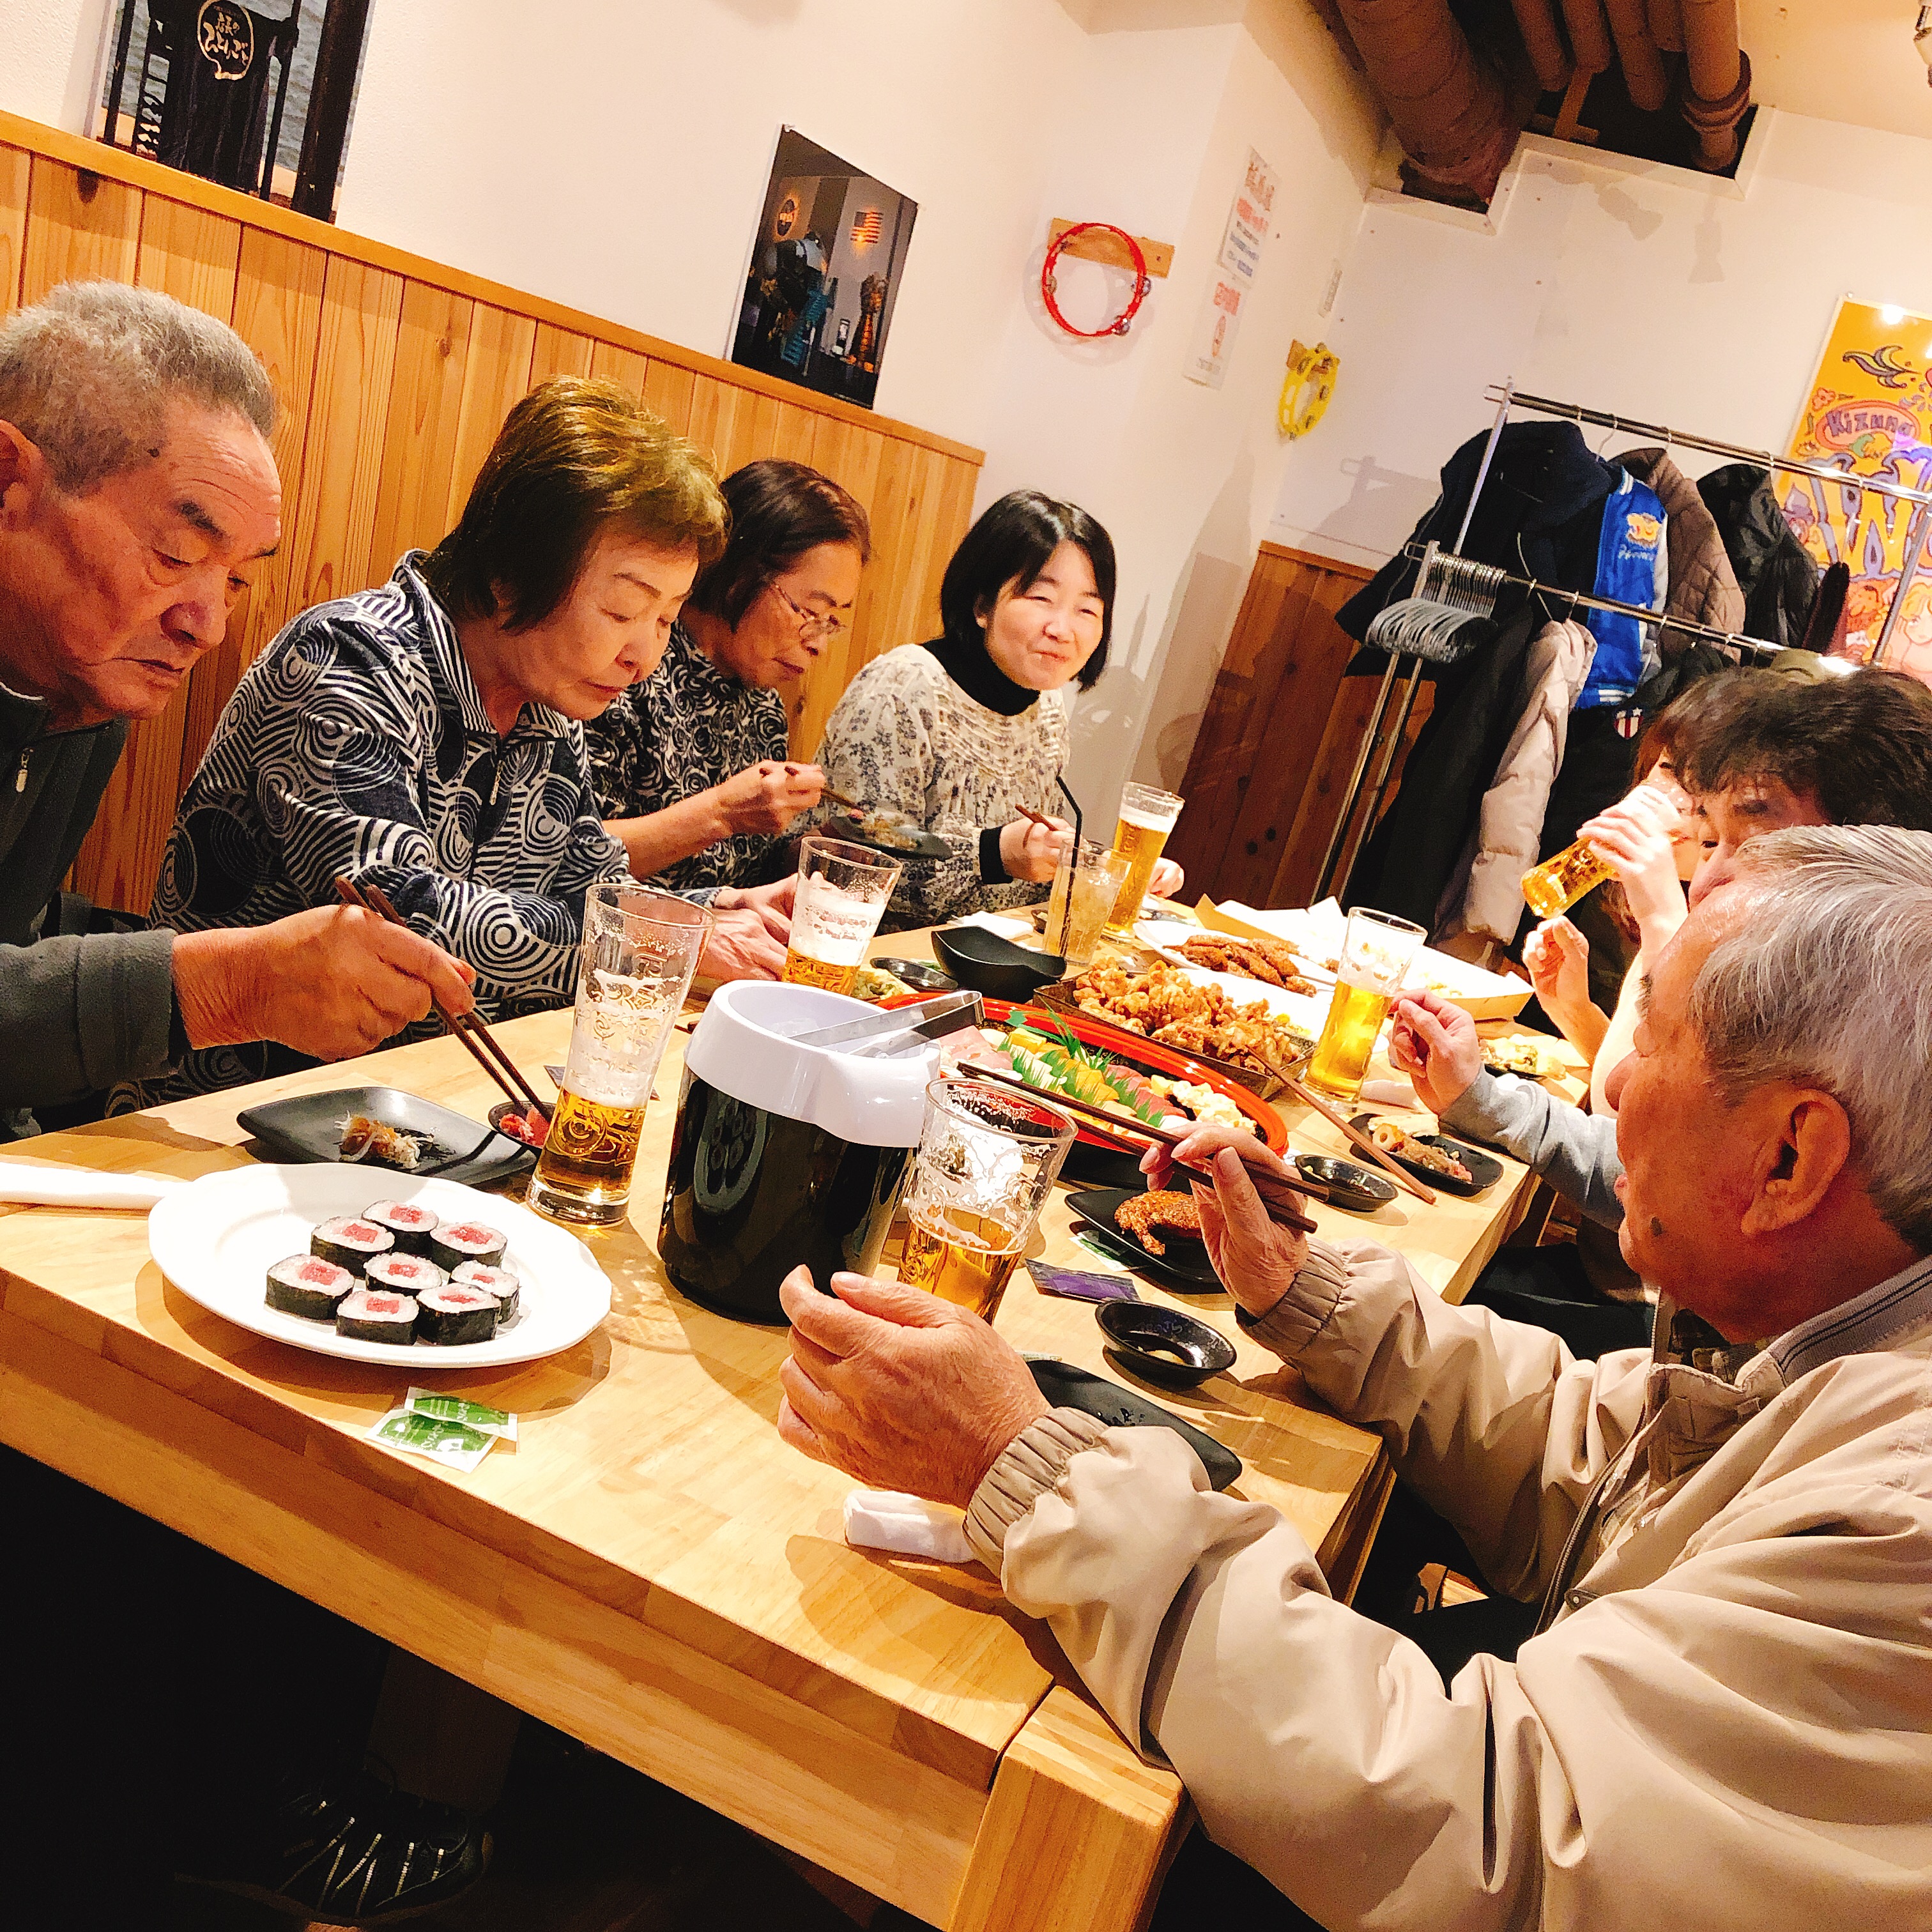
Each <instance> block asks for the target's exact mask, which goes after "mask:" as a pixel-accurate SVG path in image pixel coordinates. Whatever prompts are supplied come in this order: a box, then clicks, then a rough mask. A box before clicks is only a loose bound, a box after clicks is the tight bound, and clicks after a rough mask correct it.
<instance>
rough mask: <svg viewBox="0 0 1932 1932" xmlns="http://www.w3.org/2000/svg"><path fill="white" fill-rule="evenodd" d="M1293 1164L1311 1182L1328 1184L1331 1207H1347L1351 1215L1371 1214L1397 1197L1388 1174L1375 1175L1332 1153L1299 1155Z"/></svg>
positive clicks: (1394, 1186)
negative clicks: (1339, 1158) (1338, 1158)
mask: <svg viewBox="0 0 1932 1932" xmlns="http://www.w3.org/2000/svg"><path fill="white" fill-rule="evenodd" d="M1295 1166H1297V1167H1298V1168H1299V1169H1301V1172H1303V1173H1304V1174H1305V1175H1307V1177H1308V1178H1309V1179H1310V1181H1322V1182H1323V1183H1325V1184H1326V1185H1327V1187H1328V1205H1329V1206H1330V1207H1331V1208H1346V1210H1347V1211H1349V1213H1350V1214H1373V1213H1374V1212H1375V1211H1376V1209H1377V1208H1386V1207H1387V1206H1388V1204H1389V1203H1390V1202H1391V1201H1393V1200H1394V1199H1395V1196H1396V1185H1395V1183H1394V1181H1391V1180H1390V1179H1389V1178H1388V1175H1385V1174H1372V1173H1370V1171H1369V1170H1368V1169H1367V1168H1366V1167H1358V1166H1356V1165H1355V1163H1354V1162H1353V1161H1352V1160H1337V1158H1336V1157H1335V1156H1334V1155H1333V1154H1297V1155H1296V1156H1295Z"/></svg>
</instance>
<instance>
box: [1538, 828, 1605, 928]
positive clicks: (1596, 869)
mask: <svg viewBox="0 0 1932 1932" xmlns="http://www.w3.org/2000/svg"><path fill="white" fill-rule="evenodd" d="M1615 877H1616V868H1615V867H1614V866H1613V865H1611V863H1610V861H1609V860H1608V859H1606V858H1605V857H1604V855H1603V854H1602V853H1601V852H1599V851H1598V850H1597V848H1596V847H1595V846H1594V845H1592V844H1591V843H1590V841H1589V839H1587V838H1580V839H1578V840H1577V842H1576V844H1574V845H1566V846H1565V847H1564V848H1563V850H1562V851H1560V852H1559V853H1557V854H1556V857H1554V858H1553V859H1544V862H1543V863H1542V864H1541V865H1536V866H1532V868H1531V869H1530V870H1529V871H1527V872H1526V873H1524V874H1523V898H1524V900H1525V901H1526V903H1527V904H1528V905H1529V909H1530V910H1531V911H1532V912H1533V913H1535V915H1536V916H1537V917H1538V919H1554V918H1555V917H1556V915H1557V914H1558V913H1560V912H1568V910H1570V908H1571V907H1572V906H1573V905H1574V904H1576V903H1577V901H1578V900H1579V899H1580V898H1582V897H1583V895H1584V894H1585V893H1586V892H1592V891H1594V890H1595V889H1596V887H1598V886H1601V884H1602V883H1604V880H1606V879H1613V878H1615Z"/></svg>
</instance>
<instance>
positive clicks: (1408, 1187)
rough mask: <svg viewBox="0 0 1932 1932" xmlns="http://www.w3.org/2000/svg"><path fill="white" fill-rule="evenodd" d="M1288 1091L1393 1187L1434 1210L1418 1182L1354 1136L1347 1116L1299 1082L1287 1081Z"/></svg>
mask: <svg viewBox="0 0 1932 1932" xmlns="http://www.w3.org/2000/svg"><path fill="white" fill-rule="evenodd" d="M1288 1091H1289V1092H1290V1093H1291V1094H1293V1095H1294V1096H1295V1098H1296V1099H1297V1100H1302V1101H1305V1102H1306V1103H1307V1104H1308V1105H1309V1106H1311V1107H1313V1109H1315V1111H1316V1112H1317V1113H1318V1114H1319V1115H1321V1116H1322V1118H1323V1119H1324V1120H1325V1121H1327V1122H1328V1124H1329V1125H1330V1126H1331V1127H1334V1128H1335V1129H1337V1130H1338V1131H1339V1132H1340V1133H1343V1134H1346V1136H1348V1137H1349V1140H1350V1141H1351V1142H1352V1143H1353V1144H1354V1145H1355V1146H1357V1147H1358V1148H1361V1151H1363V1153H1364V1154H1367V1156H1368V1157H1369V1158H1370V1160H1373V1161H1374V1162H1375V1163H1376V1166H1379V1167H1380V1168H1382V1169H1385V1171H1386V1172H1387V1173H1388V1176H1389V1178H1390V1179H1391V1180H1392V1181H1394V1182H1395V1184H1396V1185H1397V1187H1400V1188H1402V1189H1403V1190H1404V1191H1405V1192H1406V1193H1410V1194H1413V1195H1414V1196H1415V1198H1416V1199H1417V1200H1418V1201H1423V1202H1427V1203H1428V1205H1430V1207H1432V1208H1433V1207H1434V1206H1435V1205H1436V1196H1435V1194H1434V1193H1433V1190H1430V1189H1429V1188H1427V1187H1424V1186H1423V1184H1421V1181H1416V1180H1413V1179H1412V1178H1410V1176H1409V1175H1407V1174H1406V1173H1405V1172H1403V1169H1400V1168H1399V1167H1398V1166H1397V1165H1396V1164H1395V1163H1394V1161H1392V1160H1390V1159H1389V1157H1388V1155H1387V1154H1385V1153H1383V1151H1382V1149H1381V1148H1379V1147H1377V1146H1376V1144H1375V1142H1373V1141H1372V1140H1371V1139H1370V1138H1369V1137H1368V1136H1367V1134H1365V1133H1359V1132H1358V1131H1357V1130H1356V1129H1355V1127H1354V1126H1353V1125H1352V1124H1351V1123H1350V1121H1349V1118H1348V1116H1347V1115H1346V1114H1344V1113H1343V1112H1342V1111H1341V1109H1340V1108H1339V1107H1331V1106H1329V1104H1328V1102H1327V1101H1326V1100H1323V1099H1322V1096H1321V1095H1320V1094H1317V1093H1315V1092H1313V1091H1312V1090H1311V1089H1310V1088H1307V1087H1304V1085H1302V1084H1301V1082H1300V1081H1299V1080H1291V1081H1289V1083H1288Z"/></svg>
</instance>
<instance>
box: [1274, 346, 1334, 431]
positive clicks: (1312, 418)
mask: <svg viewBox="0 0 1932 1932" xmlns="http://www.w3.org/2000/svg"><path fill="white" fill-rule="evenodd" d="M1341 373H1342V359H1341V358H1340V356H1337V354H1336V353H1335V352H1334V350H1332V349H1331V348H1330V347H1328V344H1327V343H1325V342H1318V343H1317V344H1316V345H1315V347H1313V349H1310V348H1308V347H1306V346H1305V345H1304V344H1301V343H1299V342H1298V343H1296V344H1295V345H1294V346H1293V347H1292V348H1291V349H1290V350H1289V352H1288V374H1287V375H1286V377H1283V380H1282V385H1281V401H1280V404H1278V405H1277V408H1276V410H1275V422H1276V423H1277V425H1278V426H1279V428H1280V431H1281V433H1282V434H1283V436H1286V437H1298V436H1306V435H1307V434H1308V432H1309V431H1310V430H1312V429H1313V428H1314V427H1315V425H1316V424H1317V423H1319V422H1320V421H1321V420H1322V417H1323V416H1324V415H1325V413H1327V410H1328V402H1329V398H1331V397H1332V396H1333V395H1334V393H1335V383H1336V380H1337V377H1340V374H1341Z"/></svg>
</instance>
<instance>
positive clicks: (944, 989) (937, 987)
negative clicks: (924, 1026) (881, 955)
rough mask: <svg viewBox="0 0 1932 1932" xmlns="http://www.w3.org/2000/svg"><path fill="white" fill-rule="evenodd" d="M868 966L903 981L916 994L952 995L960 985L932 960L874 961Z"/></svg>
mask: <svg viewBox="0 0 1932 1932" xmlns="http://www.w3.org/2000/svg"><path fill="white" fill-rule="evenodd" d="M866 964H867V965H871V966H877V968H880V970H881V971H883V972H887V973H889V974H892V977H894V978H895V979H898V980H904V982H905V983H906V984H907V986H910V988H911V989H913V992H916V993H950V992H953V989H955V988H956V987H957V986H958V985H959V981H958V980H956V979H954V978H953V975H952V974H950V973H948V972H947V971H944V970H943V969H942V968H940V967H938V966H935V965H934V964H933V963H932V961H931V960H930V959H871V960H868V961H867V962H866Z"/></svg>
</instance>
